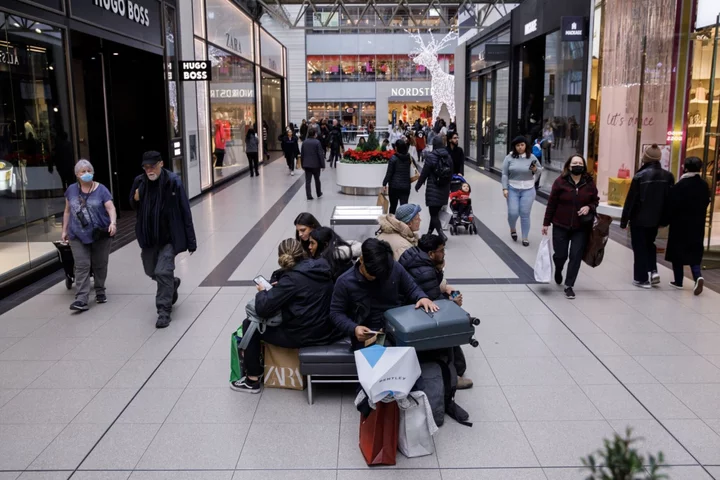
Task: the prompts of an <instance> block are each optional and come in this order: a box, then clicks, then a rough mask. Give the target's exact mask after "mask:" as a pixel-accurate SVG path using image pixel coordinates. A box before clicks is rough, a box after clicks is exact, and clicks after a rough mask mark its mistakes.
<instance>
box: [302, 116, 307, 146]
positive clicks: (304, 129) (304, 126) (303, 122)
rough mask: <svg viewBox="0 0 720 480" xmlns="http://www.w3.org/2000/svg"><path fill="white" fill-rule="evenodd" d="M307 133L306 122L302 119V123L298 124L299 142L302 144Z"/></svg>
mask: <svg viewBox="0 0 720 480" xmlns="http://www.w3.org/2000/svg"><path fill="white" fill-rule="evenodd" d="M307 131H308V123H307V120H305V119H304V118H303V121H302V123H301V124H300V140H302V141H303V142H304V141H305V138H307Z"/></svg>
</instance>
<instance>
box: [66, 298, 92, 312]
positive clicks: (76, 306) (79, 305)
mask: <svg viewBox="0 0 720 480" xmlns="http://www.w3.org/2000/svg"><path fill="white" fill-rule="evenodd" d="M70 310H73V311H76V312H87V310H88V304H87V303H83V302H81V301H80V300H76V301H74V302H73V303H72V304H71V305H70Z"/></svg>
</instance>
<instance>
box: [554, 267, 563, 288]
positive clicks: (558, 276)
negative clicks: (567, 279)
mask: <svg viewBox="0 0 720 480" xmlns="http://www.w3.org/2000/svg"><path fill="white" fill-rule="evenodd" d="M562 281H563V278H562V270H555V283H557V284H558V285H562Z"/></svg>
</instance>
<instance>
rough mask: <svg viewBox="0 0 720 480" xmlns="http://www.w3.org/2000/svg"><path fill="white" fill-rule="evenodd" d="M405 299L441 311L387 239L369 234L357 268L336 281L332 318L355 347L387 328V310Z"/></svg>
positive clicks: (331, 311) (427, 308)
mask: <svg viewBox="0 0 720 480" xmlns="http://www.w3.org/2000/svg"><path fill="white" fill-rule="evenodd" d="M403 299H407V300H408V301H411V302H413V303H415V307H416V308H424V309H425V311H426V312H437V311H438V307H437V305H435V304H434V303H433V302H432V301H431V300H430V299H429V298H428V296H427V295H426V294H425V292H423V291H422V290H421V289H420V288H418V286H417V285H416V284H415V282H414V281H413V279H412V277H411V276H410V275H408V273H407V272H406V271H405V269H404V268H402V267H401V266H400V264H398V263H397V262H396V261H395V260H394V259H393V251H392V248H391V247H390V245H388V243H387V242H383V241H382V240H378V239H376V238H369V239H367V240H365V241H364V242H363V244H362V256H361V257H360V260H359V261H358V262H357V263H356V264H355V266H354V267H353V268H351V269H350V270H348V271H347V272H345V273H343V274H342V275H341V276H340V278H338V280H337V283H336V284H335V292H334V293H333V297H332V303H331V304H330V318H331V320H332V321H333V323H334V324H335V326H336V327H337V328H338V329H339V330H341V331H342V332H344V333H345V334H346V335H349V336H350V337H351V339H352V341H353V348H354V349H357V348H362V347H363V346H364V342H366V341H367V340H370V339H371V338H372V337H373V336H374V334H373V333H372V332H373V331H378V330H380V329H383V328H385V317H384V314H385V311H386V310H390V309H391V308H396V307H401V306H403V303H402V302H403Z"/></svg>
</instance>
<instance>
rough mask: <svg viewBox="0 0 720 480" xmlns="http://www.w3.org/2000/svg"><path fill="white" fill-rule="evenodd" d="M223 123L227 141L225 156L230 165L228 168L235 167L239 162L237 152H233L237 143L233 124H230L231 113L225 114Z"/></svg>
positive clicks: (224, 136) (224, 135)
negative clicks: (234, 138)
mask: <svg viewBox="0 0 720 480" xmlns="http://www.w3.org/2000/svg"><path fill="white" fill-rule="evenodd" d="M221 123H222V130H223V138H224V139H225V155H227V157H228V161H229V164H228V165H227V166H233V165H235V164H236V163H237V162H236V160H235V152H234V150H233V146H234V145H235V142H234V141H233V134H232V123H231V122H230V114H229V113H227V112H225V113H224V114H223V116H222V120H221Z"/></svg>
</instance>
